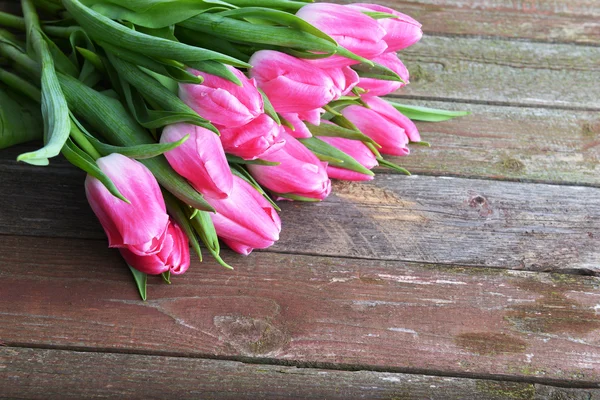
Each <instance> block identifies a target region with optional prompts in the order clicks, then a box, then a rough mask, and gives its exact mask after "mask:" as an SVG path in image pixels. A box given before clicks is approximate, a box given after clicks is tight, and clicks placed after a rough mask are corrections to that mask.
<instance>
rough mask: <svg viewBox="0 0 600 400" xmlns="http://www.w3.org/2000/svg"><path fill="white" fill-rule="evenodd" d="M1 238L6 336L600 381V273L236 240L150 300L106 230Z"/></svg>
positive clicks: (8, 339)
mask: <svg viewBox="0 0 600 400" xmlns="http://www.w3.org/2000/svg"><path fill="white" fill-rule="evenodd" d="M26 246H27V249H24V248H25V247H26ZM3 250H4V251H3V254H2V256H0V257H1V258H0V264H2V265H4V267H3V269H2V275H1V279H2V282H3V285H4V289H3V296H2V299H1V303H0V309H1V310H3V311H2V312H1V313H0V315H1V316H2V321H3V335H2V340H3V341H4V342H5V344H6V345H8V346H31V345H33V346H35V347H59V348H75V349H86V350H88V351H92V350H94V349H95V348H99V349H103V350H110V351H118V352H134V353H135V352H140V353H149V354H156V355H160V354H162V355H167V354H169V355H178V356H186V357H203V356H210V357H218V358H222V357H233V358H237V359H241V360H246V361H253V360H263V361H266V362H290V363H292V364H298V365H302V366H305V365H311V366H320V365H325V366H335V365H340V366H354V368H360V369H373V368H376V369H378V370H388V371H410V372H421V373H426V374H439V373H444V374H453V375H457V374H458V375H460V374H465V373H470V374H473V375H474V376H478V377H487V378H490V377H494V378H500V377H509V376H512V377H519V378H522V379H532V378H533V379H534V381H540V382H560V381H565V380H568V381H571V382H572V383H577V384H578V385H583V386H592V387H594V386H596V383H597V382H600V353H598V351H597V348H598V346H599V345H600V337H599V336H598V329H600V316H598V314H597V310H598V304H599V303H600V290H599V289H600V278H595V277H582V276H575V275H563V274H545V273H533V272H526V271H511V270H489V269H482V268H474V267H461V266H453V267H445V268H440V267H439V266H436V265H423V264H416V263H403V262H383V261H376V260H357V259H354V258H332V257H327V258H326V257H317V256H302V255H293V254H276V253H256V254H253V255H251V256H249V257H247V258H244V259H240V258H235V257H234V256H233V254H231V253H229V252H226V253H225V254H224V256H225V257H227V259H228V260H235V261H236V263H235V264H236V266H237V268H236V270H235V271H233V272H230V271H227V270H225V269H223V268H222V267H220V266H218V265H217V264H216V263H214V262H205V263H203V264H200V263H198V262H194V263H193V265H192V267H191V269H190V271H189V272H188V273H187V274H186V276H185V277H180V278H175V279H174V283H173V284H172V285H170V286H169V285H166V284H163V283H162V281H161V280H160V279H159V278H155V279H152V280H151V285H150V286H149V289H148V292H149V297H150V299H149V300H148V301H146V302H142V301H139V300H138V298H137V293H136V290H135V288H134V287H133V285H132V282H131V278H130V277H129V272H128V271H127V270H126V269H124V268H123V266H122V264H121V263H120V262H119V255H118V252H116V251H113V250H108V249H106V248H105V243H104V241H97V240H76V239H59V238H52V239H51V238H32V237H21V236H19V237H14V236H6V237H5V238H4V240H3ZM65 326H68V329H65ZM32 328H34V329H32Z"/></svg>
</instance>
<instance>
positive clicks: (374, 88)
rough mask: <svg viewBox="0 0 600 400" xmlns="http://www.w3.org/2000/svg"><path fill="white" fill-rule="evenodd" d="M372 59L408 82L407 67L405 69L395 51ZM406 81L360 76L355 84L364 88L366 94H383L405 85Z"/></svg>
mask: <svg viewBox="0 0 600 400" xmlns="http://www.w3.org/2000/svg"><path fill="white" fill-rule="evenodd" d="M372 61H374V62H376V63H378V64H381V65H383V66H384V67H388V68H389V69H391V70H392V71H394V72H395V73H397V74H398V75H399V76H400V78H402V79H403V80H404V82H406V83H408V78H409V74H408V69H406V67H405V66H404V64H403V63H402V61H400V59H399V58H398V56H397V55H396V53H385V54H382V55H380V56H379V57H376V58H374V59H373V60H372ZM406 83H402V82H396V81H385V80H383V79H374V78H365V77H362V78H360V82H359V83H358V85H357V86H358V87H360V88H362V89H365V90H366V91H367V93H366V94H367V95H368V96H385V95H387V94H390V93H392V92H395V91H396V90H398V89H400V88H401V87H403V86H405V85H406Z"/></svg>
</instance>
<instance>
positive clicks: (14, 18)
mask: <svg viewBox="0 0 600 400" xmlns="http://www.w3.org/2000/svg"><path fill="white" fill-rule="evenodd" d="M0 25H1V26H3V27H5V28H12V29H18V30H21V31H24V30H25V19H23V18H22V17H19V16H18V15H13V14H9V13H6V12H3V11H0ZM79 29H81V28H79V27H78V26H52V25H42V30H43V31H44V32H45V33H47V34H48V35H50V36H55V37H61V38H65V39H67V38H68V37H69V36H70V35H71V34H72V33H73V32H75V31H77V30H79Z"/></svg>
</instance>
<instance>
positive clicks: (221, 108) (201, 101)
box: [179, 65, 264, 128]
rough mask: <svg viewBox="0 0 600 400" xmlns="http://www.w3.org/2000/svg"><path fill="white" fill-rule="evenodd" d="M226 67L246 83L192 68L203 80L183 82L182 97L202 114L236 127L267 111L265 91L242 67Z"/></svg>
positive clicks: (180, 91) (219, 123)
mask: <svg viewBox="0 0 600 400" xmlns="http://www.w3.org/2000/svg"><path fill="white" fill-rule="evenodd" d="M226 67H227V68H228V69H229V70H230V71H231V72H232V73H233V74H234V75H235V76H236V77H237V78H238V79H239V80H240V81H241V82H242V86H238V85H236V84H235V83H233V82H231V81H229V80H227V79H224V78H221V77H219V76H215V75H211V74H207V73H206V72H201V71H196V70H192V69H190V72H191V73H193V74H195V75H199V76H202V77H203V78H204V82H202V84H200V85H198V84H189V83H181V84H179V97H180V98H181V99H182V100H183V101H184V102H185V103H186V104H187V105H188V106H189V107H190V108H192V109H193V110H194V111H196V112H197V113H198V115H200V116H201V117H202V118H206V119H207V120H209V121H210V122H212V123H213V124H217V125H225V126H227V127H230V128H232V127H236V126H241V125H244V124H247V123H248V122H250V121H252V120H253V119H254V118H256V117H258V116H259V115H260V114H262V113H263V112H264V104H263V99H262V95H261V94H260V92H259V91H258V89H257V88H256V81H255V80H254V79H248V78H247V77H246V76H245V75H244V74H243V73H242V72H241V71H239V70H237V69H235V68H233V67H232V66H229V65H226Z"/></svg>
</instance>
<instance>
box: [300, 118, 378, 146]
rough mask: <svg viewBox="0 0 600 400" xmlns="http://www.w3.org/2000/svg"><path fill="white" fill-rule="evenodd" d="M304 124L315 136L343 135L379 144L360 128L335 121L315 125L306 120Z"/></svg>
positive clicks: (346, 137)
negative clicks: (341, 124) (350, 127)
mask: <svg viewBox="0 0 600 400" xmlns="http://www.w3.org/2000/svg"><path fill="white" fill-rule="evenodd" d="M304 124H305V125H306V127H307V128H308V130H309V131H310V133H312V134H313V135H314V136H329V137H341V138H344V139H352V140H360V141H361V142H364V143H371V144H373V145H375V146H379V145H378V144H377V142H375V141H374V140H373V139H371V138H370V137H368V136H367V135H365V134H364V133H362V132H361V131H359V130H358V129H348V128H344V127H342V126H339V125H336V124H334V123H327V122H322V123H321V124H319V125H313V124H311V123H309V122H305V123H304Z"/></svg>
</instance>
